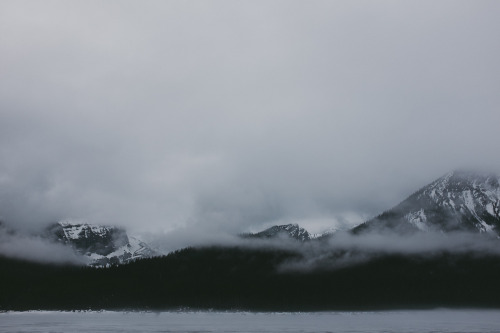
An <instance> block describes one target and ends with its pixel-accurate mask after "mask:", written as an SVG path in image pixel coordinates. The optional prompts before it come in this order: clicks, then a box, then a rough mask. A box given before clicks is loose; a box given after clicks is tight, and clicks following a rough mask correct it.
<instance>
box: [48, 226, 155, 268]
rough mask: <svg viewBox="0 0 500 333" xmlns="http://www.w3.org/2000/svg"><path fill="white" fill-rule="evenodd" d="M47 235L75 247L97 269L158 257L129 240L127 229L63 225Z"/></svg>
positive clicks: (131, 238)
mask: <svg viewBox="0 0 500 333" xmlns="http://www.w3.org/2000/svg"><path fill="white" fill-rule="evenodd" d="M46 234H47V235H48V236H49V237H51V238H52V239H54V240H56V241H58V242H62V243H64V244H66V245H69V246H72V247H73V248H74V249H75V251H76V252H77V253H79V254H80V255H83V256H85V257H87V258H88V259H89V264H90V265H94V266H106V265H109V264H121V263H126V262H129V261H131V260H135V259H140V258H148V257H152V256H155V255H158V253H156V251H154V250H152V249H151V248H150V247H149V246H148V245H147V244H146V243H144V242H142V241H140V240H139V239H137V238H136V237H129V236H128V235H127V232H126V231H125V229H122V228H119V227H115V226H102V225H93V224H88V223H81V222H71V221H62V222H58V223H56V224H53V225H51V226H50V227H49V228H48V229H47V231H46Z"/></svg>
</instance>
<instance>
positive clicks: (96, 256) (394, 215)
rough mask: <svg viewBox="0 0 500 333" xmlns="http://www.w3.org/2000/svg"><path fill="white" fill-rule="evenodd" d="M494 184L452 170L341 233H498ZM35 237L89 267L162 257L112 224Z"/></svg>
mask: <svg viewBox="0 0 500 333" xmlns="http://www.w3.org/2000/svg"><path fill="white" fill-rule="evenodd" d="M499 184H500V178H499V177H498V176H496V175H493V174H481V173H475V172H467V171H453V172H450V173H448V174H446V175H444V176H443V177H440V178H439V179H437V180H435V181H433V182H432V183H430V184H428V185H426V186H424V187H423V188H421V189H420V190H418V191H416V192H415V193H413V194H412V195H410V196H409V197H408V198H407V199H405V200H403V201H402V202H401V203H399V204H398V205H396V206H395V207H393V208H392V209H389V210H387V211H385V212H383V213H382V214H380V215H378V216H376V217H374V218H372V219H370V220H368V221H366V222H364V223H362V224H360V225H358V226H356V227H354V228H352V229H351V230H347V232H349V233H351V234H353V235H360V234H367V233H382V234H384V233H392V234H399V235H408V234H415V233H427V232H438V233H449V232H455V231H460V232H470V233H480V234H490V235H493V236H495V237H500V185H499ZM8 230H9V229H7V228H5V226H4V227H2V228H0V232H3V233H5V232H7V231H8ZM9 232H12V231H9ZM335 235H336V232H335V231H332V229H330V230H328V231H326V232H324V233H322V234H311V233H309V232H308V231H307V230H306V229H304V228H302V227H300V226H299V225H297V224H285V225H275V226H272V227H270V228H267V229H265V230H262V231H260V232H256V233H246V234H242V235H240V236H241V237H242V238H246V239H268V240H273V239H292V240H296V241H298V242H299V243H303V242H310V241H321V240H325V239H332V238H334V237H335ZM39 236H41V237H43V238H45V239H48V240H50V241H51V242H55V243H58V244H62V245H64V246H68V247H71V248H72V249H73V250H74V251H75V253H76V254H78V255H79V256H82V257H83V258H84V259H85V261H86V262H87V263H88V265H91V266H108V265H115V264H124V263H128V262H131V261H134V260H136V259H143V258H150V257H154V256H160V255H164V253H162V252H159V251H157V250H154V249H153V248H152V246H150V245H148V244H147V243H145V242H143V241H141V240H140V239H139V238H138V237H134V236H130V235H128V234H127V231H126V230H125V229H123V228H120V227H116V226H101V225H92V224H88V223H81V222H72V221H61V222H58V223H54V224H52V225H50V226H48V227H47V228H46V229H45V230H44V231H43V232H42V234H41V235H39Z"/></svg>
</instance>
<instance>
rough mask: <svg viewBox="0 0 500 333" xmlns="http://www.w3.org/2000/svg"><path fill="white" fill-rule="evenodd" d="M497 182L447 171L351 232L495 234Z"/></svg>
mask: <svg viewBox="0 0 500 333" xmlns="http://www.w3.org/2000/svg"><path fill="white" fill-rule="evenodd" d="M499 184H500V178H499V177H497V176H496V175H492V174H478V173H474V172H466V171H454V172H450V173H448V174H446V175H445V176H443V177H441V178H439V179H437V180H436V181H434V182H432V183H431V184H429V185H427V186H425V187H424V188H422V189H420V190H419V191H417V192H416V193H414V194H412V195H411V196H409V197H408V198H407V199H406V200H404V201H403V202H401V203H400V204H399V205H397V206H396V207H394V208H392V209H390V210H388V211H386V212H384V213H382V214H381V215H379V216H377V217H376V218H374V219H372V220H370V221H368V222H366V223H364V224H362V225H360V226H358V227H356V228H354V229H353V231H354V232H355V233H359V232H366V231H393V232H396V233H411V232H416V231H437V232H450V231H467V232H480V233H484V232H486V233H491V234H494V235H499V234H500V185H499Z"/></svg>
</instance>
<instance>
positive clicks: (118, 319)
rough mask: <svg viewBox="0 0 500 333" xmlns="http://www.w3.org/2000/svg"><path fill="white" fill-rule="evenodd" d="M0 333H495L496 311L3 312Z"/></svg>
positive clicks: (499, 313) (499, 317)
mask: <svg viewBox="0 0 500 333" xmlns="http://www.w3.org/2000/svg"><path fill="white" fill-rule="evenodd" d="M0 332H13V333H14V332H43V333H47V332H65V333H69V332H78V333H80V332H238V333H244V332H349V333H355V332H416V333H423V332H500V310H429V311H387V312H385V311H383V312H314V313H253V312H160V313H148V312H107V311H106V312H45V311H40V312H5V313H0Z"/></svg>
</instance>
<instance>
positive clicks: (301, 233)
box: [243, 224, 312, 242]
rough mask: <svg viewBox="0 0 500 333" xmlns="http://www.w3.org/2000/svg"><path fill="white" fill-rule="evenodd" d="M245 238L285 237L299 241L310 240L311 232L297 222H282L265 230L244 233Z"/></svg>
mask: <svg viewBox="0 0 500 333" xmlns="http://www.w3.org/2000/svg"><path fill="white" fill-rule="evenodd" d="M243 237H245V238H263V239H266V238H285V239H290V238H291V239H295V240H298V241H301V242H305V241H308V240H311V238H312V237H311V234H309V232H308V231H307V230H306V229H304V228H301V227H299V225H298V224H283V225H275V226H272V227H270V228H268V229H266V230H263V231H260V232H257V233H254V234H245V235H243Z"/></svg>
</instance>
